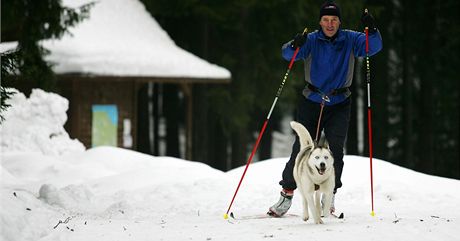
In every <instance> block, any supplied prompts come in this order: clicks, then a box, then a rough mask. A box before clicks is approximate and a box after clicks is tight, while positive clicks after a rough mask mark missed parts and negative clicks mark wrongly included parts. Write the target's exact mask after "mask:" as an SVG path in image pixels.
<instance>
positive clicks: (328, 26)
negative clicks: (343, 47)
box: [319, 15, 340, 37]
mask: <svg viewBox="0 0 460 241" xmlns="http://www.w3.org/2000/svg"><path fill="white" fill-rule="evenodd" d="M319 25H320V26H321V28H322V29H323V33H324V34H325V35H326V36H328V37H332V36H334V35H335V33H337V31H338V30H339V27H340V19H339V17H337V16H331V15H324V16H322V17H321V20H320V21H319Z"/></svg>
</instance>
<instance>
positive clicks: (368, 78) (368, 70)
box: [364, 8, 375, 216]
mask: <svg viewBox="0 0 460 241" xmlns="http://www.w3.org/2000/svg"><path fill="white" fill-rule="evenodd" d="M364 12H365V13H366V14H367V13H368V10H367V8H366V9H365V10H364ZM364 32H365V33H366V83H367V126H368V129H369V131H368V132H369V162H370V172H371V203H372V210H371V216H375V213H374V177H373V170H372V117H371V116H372V112H371V67H370V61H369V27H368V26H365V28H364Z"/></svg>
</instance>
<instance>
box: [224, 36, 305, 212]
mask: <svg viewBox="0 0 460 241" xmlns="http://www.w3.org/2000/svg"><path fill="white" fill-rule="evenodd" d="M307 31H308V29H307V28H305V29H304V31H303V34H306V33H307ZM299 49H300V47H297V48H296V49H295V51H294V54H293V55H292V58H291V61H290V62H289V66H288V68H287V70H286V73H285V74H284V78H283V81H282V82H281V84H280V86H279V88H278V91H277V92H276V96H275V100H274V101H273V104H272V107H271V108H270V111H269V112H268V115H267V118H266V119H265V121H264V124H263V126H262V129H261V131H260V132H259V136H258V137H257V141H256V143H255V145H254V147H253V148H252V152H251V155H250V156H249V159H248V161H247V162H246V167H245V168H244V172H243V175H241V178H240V181H239V183H238V186H237V187H236V190H235V193H234V194H233V198H232V201H231V202H230V205H229V206H228V209H227V212H226V213H225V214H224V219H228V213H229V212H230V209H231V207H232V204H233V201H235V197H236V194H237V193H238V190H239V189H240V186H241V183H242V182H243V179H244V176H245V175H246V171H247V170H248V167H249V164H251V161H252V158H253V157H254V154H255V153H256V151H257V148H258V147H259V143H260V140H261V139H262V135H263V134H264V132H265V129H266V128H267V124H268V121H269V120H270V116H271V115H272V112H273V109H274V108H275V105H276V102H278V98H279V97H280V95H281V92H282V91H283V87H284V84H285V83H286V80H287V77H288V76H289V72H291V69H292V66H293V65H294V60H295V57H296V56H297V53H299Z"/></svg>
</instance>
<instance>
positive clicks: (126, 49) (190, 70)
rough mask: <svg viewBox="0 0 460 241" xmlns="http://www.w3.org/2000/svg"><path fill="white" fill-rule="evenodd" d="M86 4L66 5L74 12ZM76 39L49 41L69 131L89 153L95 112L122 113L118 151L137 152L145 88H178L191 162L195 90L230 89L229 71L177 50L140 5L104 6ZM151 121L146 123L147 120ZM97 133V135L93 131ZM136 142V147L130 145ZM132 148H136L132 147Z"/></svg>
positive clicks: (129, 0)
mask: <svg viewBox="0 0 460 241" xmlns="http://www.w3.org/2000/svg"><path fill="white" fill-rule="evenodd" d="M84 2H85V1H72V0H65V1H64V5H67V6H69V7H75V6H78V5H79V4H82V3H84ZM70 32H71V33H72V35H66V36H64V37H63V38H62V39H60V40H57V41H45V42H43V45H44V46H45V47H46V48H48V49H49V50H50V51H51V54H50V55H49V56H48V57H47V60H48V61H51V62H54V63H55V64H56V65H55V66H54V71H55V72H56V73H57V75H58V85H59V88H60V89H61V91H62V94H63V95H64V96H65V97H66V98H68V99H69V101H70V106H69V112H68V114H69V120H68V123H67V126H66V128H67V130H68V131H69V134H70V135H71V136H72V137H73V138H78V139H79V140H80V141H81V142H82V143H83V144H84V145H85V146H86V147H91V146H92V145H93V144H92V143H91V142H92V126H93V124H94V123H92V122H93V121H94V119H92V115H94V113H93V112H92V107H93V106H94V105H113V106H116V109H117V111H118V112H117V122H118V123H117V125H116V126H117V145H118V146H120V147H123V146H124V147H126V148H132V149H136V148H137V143H136V140H137V139H138V138H137V136H138V135H148V133H139V132H138V128H137V123H139V121H142V120H139V113H138V106H139V90H140V89H141V88H142V86H144V85H145V84H146V83H164V84H176V85H178V86H179V87H180V89H181V92H182V93H183V94H184V98H185V103H186V114H185V116H186V155H185V158H187V159H190V158H191V150H192V148H191V145H192V143H191V133H192V120H193V117H192V113H193V110H192V106H193V105H192V95H193V91H192V89H193V88H192V86H193V85H195V84H204V83H206V84H210V83H215V84H226V83H229V82H230V79H231V74H230V72H229V71H228V70H226V69H224V68H222V67H219V66H217V65H214V64H210V63H208V62H207V61H205V60H202V59H200V58H198V57H197V56H194V55H193V54H190V53H188V52H187V51H185V50H183V49H181V48H179V47H177V46H176V45H175V44H174V42H173V41H172V40H171V38H170V37H169V36H168V35H167V33H166V32H165V31H164V30H163V29H162V28H161V27H160V26H159V25H158V23H157V22H156V21H155V19H154V18H153V17H152V16H151V15H150V14H149V13H148V12H147V11H146V10H145V7H144V6H143V5H142V3H140V2H139V1H137V0H101V1H98V2H97V3H96V5H95V6H94V7H93V9H92V10H91V16H90V18H89V19H88V20H86V21H84V22H83V23H81V24H80V25H78V26H77V27H76V28H74V29H71V30H70ZM146 121H147V120H146ZM93 132H94V131H93ZM129 135H130V136H131V138H132V142H131V145H128V144H129V141H128V142H126V139H125V138H127V136H129ZM130 146H131V147H130Z"/></svg>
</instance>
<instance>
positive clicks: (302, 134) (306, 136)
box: [290, 121, 314, 149]
mask: <svg viewBox="0 0 460 241" xmlns="http://www.w3.org/2000/svg"><path fill="white" fill-rule="evenodd" d="M290 124H291V127H292V129H294V131H295V132H296V133H297V135H298V136H299V140H300V148H302V149H303V148H306V147H309V146H313V145H314V143H313V139H311V136H310V133H309V132H308V130H307V128H305V126H303V125H302V124H300V123H299V122H295V121H291V123H290Z"/></svg>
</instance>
